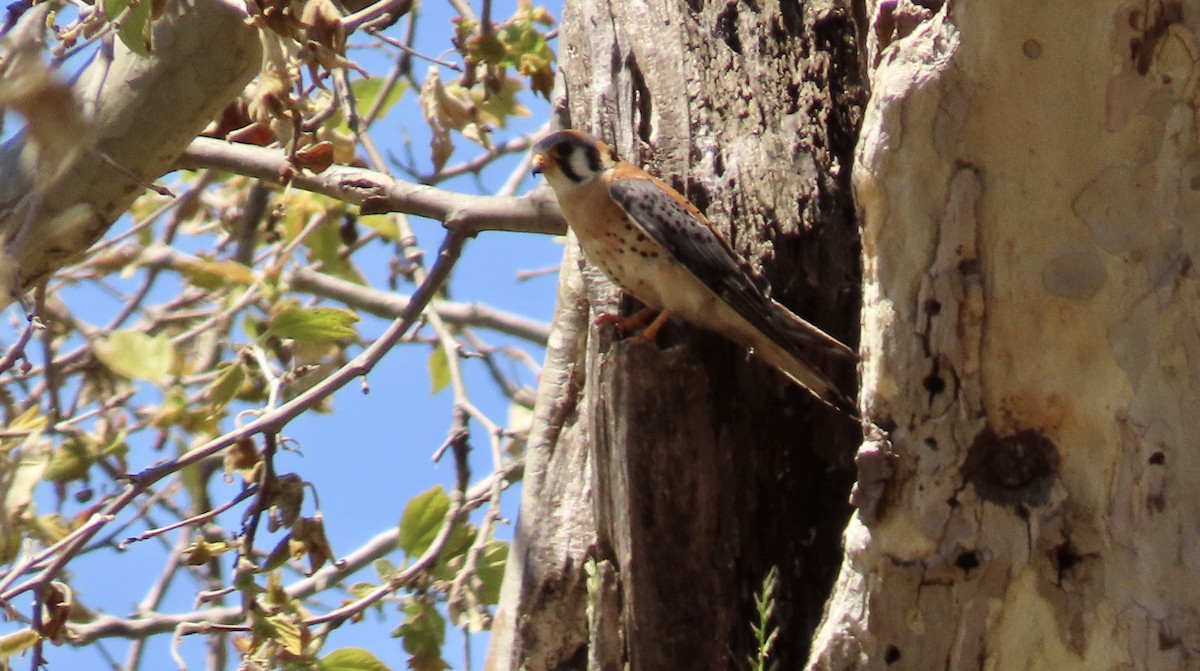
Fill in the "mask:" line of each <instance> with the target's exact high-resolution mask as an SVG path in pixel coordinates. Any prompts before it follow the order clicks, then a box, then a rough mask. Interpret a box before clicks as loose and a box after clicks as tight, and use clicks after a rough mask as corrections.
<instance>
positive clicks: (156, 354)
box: [92, 330, 175, 382]
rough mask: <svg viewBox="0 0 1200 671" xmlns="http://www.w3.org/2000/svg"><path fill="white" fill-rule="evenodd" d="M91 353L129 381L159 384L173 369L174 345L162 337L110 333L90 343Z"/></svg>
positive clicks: (138, 332)
mask: <svg viewBox="0 0 1200 671" xmlns="http://www.w3.org/2000/svg"><path fill="white" fill-rule="evenodd" d="M92 351H93V352H94V353H95V354H96V358H97V359H100V362H101V363H103V364H104V365H105V366H108V368H109V370H111V371H112V372H114V373H116V374H117V375H120V376H121V377H126V378H129V379H131V380H146V381H147V382H163V381H165V380H166V379H167V376H168V375H170V374H171V371H172V370H173V369H174V367H175V345H174V343H172V342H171V338H170V336H168V335H167V334H165V333H160V334H158V335H154V336H152V335H147V334H146V333H143V332H141V331H132V330H125V331H114V332H113V333H112V334H111V335H109V336H108V337H107V338H101V339H99V340H97V341H95V342H94V343H92Z"/></svg>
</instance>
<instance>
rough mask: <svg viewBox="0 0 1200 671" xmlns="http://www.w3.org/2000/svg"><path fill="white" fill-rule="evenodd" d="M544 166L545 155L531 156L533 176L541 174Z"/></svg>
mask: <svg viewBox="0 0 1200 671" xmlns="http://www.w3.org/2000/svg"><path fill="white" fill-rule="evenodd" d="M545 166H546V155H545V154H534V156H533V174H535V175H540V174H542V169H543V168H544V167H545Z"/></svg>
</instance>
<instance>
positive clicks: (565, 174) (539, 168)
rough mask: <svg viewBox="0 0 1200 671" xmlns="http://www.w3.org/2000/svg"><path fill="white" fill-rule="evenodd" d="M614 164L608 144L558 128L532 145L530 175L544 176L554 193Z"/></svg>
mask: <svg viewBox="0 0 1200 671" xmlns="http://www.w3.org/2000/svg"><path fill="white" fill-rule="evenodd" d="M616 164H617V154H616V152H614V151H613V149H612V147H610V146H608V145H606V144H604V143H603V142H601V141H599V140H597V139H596V138H594V137H592V136H591V135H588V134H587V133H581V132H579V131H577V130H562V131H558V132H557V133H551V134H550V135H547V136H546V137H545V138H542V140H541V141H540V142H538V143H537V144H536V145H534V147H533V174H535V175H545V176H546V181H547V182H549V183H550V186H551V188H553V189H554V191H555V192H556V193H562V192H564V191H570V190H571V189H573V188H575V187H577V186H581V185H583V184H587V183H588V182H590V181H592V180H593V179H596V178H597V177H599V176H600V175H601V173H603V172H604V171H606V170H609V169H611V168H612V167H613V166H614V165H616Z"/></svg>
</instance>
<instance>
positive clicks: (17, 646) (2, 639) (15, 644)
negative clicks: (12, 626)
mask: <svg viewBox="0 0 1200 671" xmlns="http://www.w3.org/2000/svg"><path fill="white" fill-rule="evenodd" d="M37 642H38V634H37V632H36V631H34V630H33V629H22V630H20V631H14V632H13V633H11V634H5V635H4V636H0V661H4V660H6V659H8V658H9V657H12V656H13V655H18V654H20V653H22V652H25V651H26V650H28V649H30V648H32V647H33V645H34V644H35V643H37Z"/></svg>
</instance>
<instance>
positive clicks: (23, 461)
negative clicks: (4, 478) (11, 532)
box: [3, 444, 50, 518]
mask: <svg viewBox="0 0 1200 671" xmlns="http://www.w3.org/2000/svg"><path fill="white" fill-rule="evenodd" d="M49 465H50V451H49V450H48V449H46V448H45V447H44V445H33V444H31V445H28V446H26V447H25V449H23V450H21V456H20V461H18V462H17V465H16V468H13V469H12V472H11V476H10V477H11V478H12V479H11V480H10V481H9V483H8V491H6V492H3V503H4V506H3V515H4V517H5V518H12V517H15V516H16V515H17V514H18V513H20V512H21V511H22V510H24V509H25V507H26V506H28V505H29V502H30V501H32V500H33V490H34V488H35V487H36V486H37V484H38V483H39V482H41V481H42V478H43V477H45V475H46V470H47V469H48V467H49Z"/></svg>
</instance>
